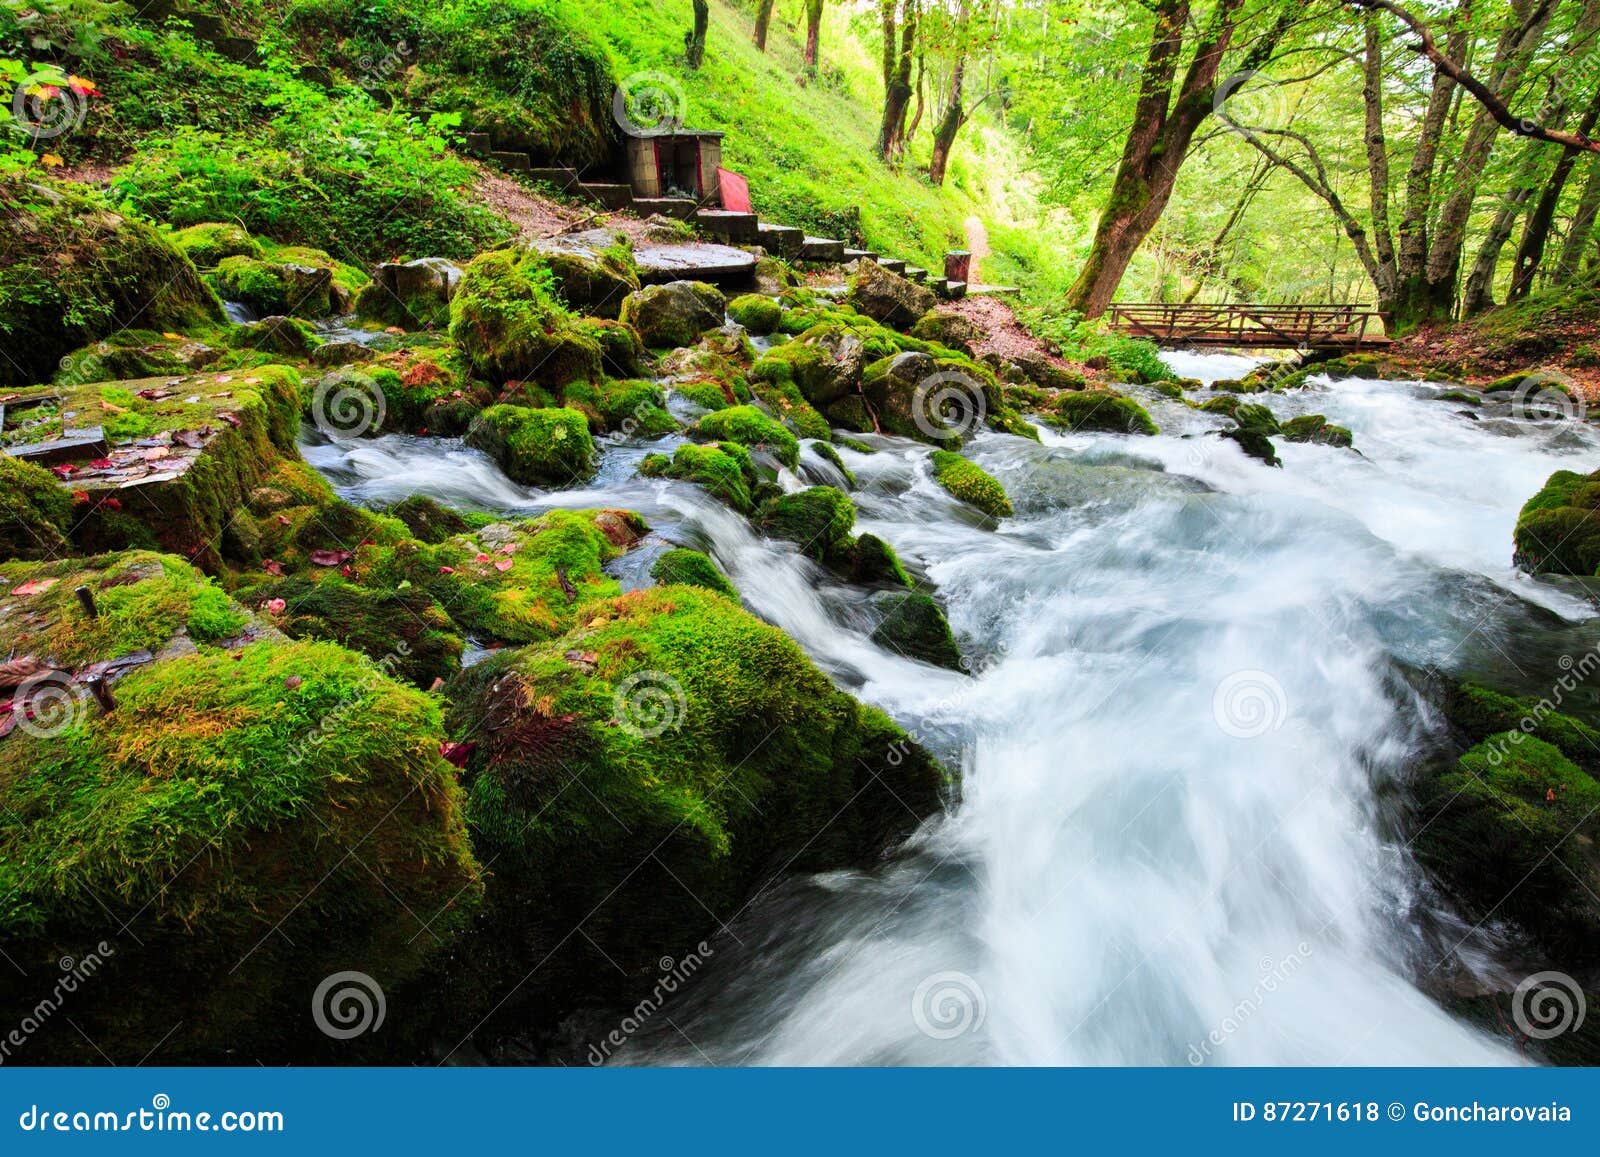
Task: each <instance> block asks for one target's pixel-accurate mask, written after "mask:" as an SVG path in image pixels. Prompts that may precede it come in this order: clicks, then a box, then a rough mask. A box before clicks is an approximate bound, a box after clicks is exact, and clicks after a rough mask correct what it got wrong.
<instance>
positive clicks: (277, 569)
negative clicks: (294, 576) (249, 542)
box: [261, 558, 283, 578]
mask: <svg viewBox="0 0 1600 1157" xmlns="http://www.w3.org/2000/svg"><path fill="white" fill-rule="evenodd" d="M261 569H262V570H264V571H266V572H267V573H268V574H270V575H276V576H277V577H278V578H282V577H283V564H282V563H281V562H277V561H276V560H274V559H270V558H269V559H267V561H266V562H264V563H262V564H261Z"/></svg>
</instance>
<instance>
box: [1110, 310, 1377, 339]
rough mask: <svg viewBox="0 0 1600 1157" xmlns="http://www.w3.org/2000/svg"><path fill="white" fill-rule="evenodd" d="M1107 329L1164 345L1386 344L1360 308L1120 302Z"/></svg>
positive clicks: (1373, 316) (1373, 314)
mask: <svg viewBox="0 0 1600 1157" xmlns="http://www.w3.org/2000/svg"><path fill="white" fill-rule="evenodd" d="M1111 328H1112V329H1113V330H1115V331H1116V332H1117V333H1121V334H1126V335H1128V336H1130V337H1143V338H1149V339H1151V340H1152V341H1156V342H1160V343H1162V344H1166V345H1179V344H1192V345H1238V346H1276V347H1284V348H1291V347H1300V346H1304V347H1309V348H1330V347H1331V348H1341V349H1356V348H1360V347H1362V346H1374V345H1387V344H1389V338H1388V337H1387V336H1385V335H1384V333H1383V322H1382V320H1381V319H1380V318H1379V316H1378V314H1377V313H1376V312H1374V311H1373V310H1372V309H1370V308H1368V307H1367V306H1363V305H1193V304H1188V305H1174V304H1170V303H1165V302H1148V303H1137V302H1123V303H1118V304H1116V305H1113V306H1112V307H1111Z"/></svg>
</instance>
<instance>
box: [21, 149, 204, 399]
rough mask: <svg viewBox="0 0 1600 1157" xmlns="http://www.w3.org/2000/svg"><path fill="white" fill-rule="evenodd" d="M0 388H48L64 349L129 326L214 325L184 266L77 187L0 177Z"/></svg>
mask: <svg viewBox="0 0 1600 1157" xmlns="http://www.w3.org/2000/svg"><path fill="white" fill-rule="evenodd" d="M0 268H3V269H4V270H5V276H4V277H3V278H0V346H3V347H4V348H5V351H6V355H7V356H6V357H4V358H0V387H4V388H12V387H17V386H27V385H32V384H35V383H37V382H44V381H48V380H49V379H50V377H51V375H53V374H54V373H55V372H56V369H57V364H58V363H59V361H60V360H61V358H62V357H63V356H65V355H66V354H68V353H70V352H71V351H72V350H74V349H77V348H79V347H81V346H84V345H87V344H89V343H90V342H94V341H98V340H100V339H102V338H105V337H107V336H109V335H111V334H114V333H117V332H118V331H120V330H122V329H126V328H128V327H130V326H134V325H137V326H140V327H142V328H146V329H150V330H155V331H158V332H171V331H182V330H187V329H193V328H196V327H201V326H212V325H220V324H221V323H222V322H223V320H224V319H223V314H222V304H221V302H219V301H218V300H217V298H216V295H215V294H214V293H212V291H211V290H210V288H208V287H207V286H206V284H205V282H204V281H202V280H201V278H200V275H199V273H198V272H196V270H195V267H194V264H193V263H192V262H191V261H190V260H189V259H188V258H187V257H186V256H184V254H183V253H182V251H181V250H179V249H178V248H177V247H176V246H174V245H173V244H172V242H171V240H170V239H168V238H167V237H166V236H163V235H162V234H161V233H159V232H158V231H157V230H156V229H155V228H153V227H152V226H150V225H148V224H146V223H144V222H143V221H140V220H138V219H136V218H133V217H128V216H124V215H122V214H119V213H116V212H113V211H112V209H111V208H110V206H109V205H107V204H106V202H104V201H103V200H101V199H100V198H98V197H95V196H92V195H88V194H85V193H83V192H82V191H81V186H71V187H68V186H59V187H58V186H55V185H49V184H40V183H35V182H29V181H22V180H19V179H0Z"/></svg>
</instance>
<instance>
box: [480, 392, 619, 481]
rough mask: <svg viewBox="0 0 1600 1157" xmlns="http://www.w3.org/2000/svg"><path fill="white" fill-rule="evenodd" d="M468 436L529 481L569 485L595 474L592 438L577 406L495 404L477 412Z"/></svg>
mask: <svg viewBox="0 0 1600 1157" xmlns="http://www.w3.org/2000/svg"><path fill="white" fill-rule="evenodd" d="M466 440H467V445H469V446H473V447H476V448H477V449H479V450H482V451H484V452H485V453H486V454H488V455H489V456H490V457H491V458H493V459H494V460H495V461H496V462H498V463H499V464H500V468H501V469H502V470H504V471H505V472H506V476H507V477H509V478H510V479H511V480H512V481H513V482H520V483H522V484H523V485H525V486H547V487H561V486H570V485H572V484H573V483H574V482H581V481H583V480H584V479H586V478H588V477H589V476H590V475H591V474H593V473H594V467H595V460H596V455H595V448H594V439H592V438H591V437H590V436H589V421H588V419H587V418H585V417H584V415H583V414H582V413H580V412H579V411H577V410H571V409H565V408H560V409H529V408H527V407H525V406H491V407H490V408H489V409H487V410H485V411H484V412H483V413H482V414H480V415H478V418H477V420H476V421H475V422H473V424H472V428H471V429H470V430H468V431H467V437H466Z"/></svg>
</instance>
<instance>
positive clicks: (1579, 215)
mask: <svg viewBox="0 0 1600 1157" xmlns="http://www.w3.org/2000/svg"><path fill="white" fill-rule="evenodd" d="M1597 217H1600V157H1590V158H1589V175H1588V176H1587V177H1586V178H1585V180H1584V186H1583V195H1582V196H1581V197H1579V199H1578V209H1577V212H1575V213H1574V214H1573V216H1572V224H1571V226H1569V227H1568V229H1567V241H1566V244H1564V245H1563V246H1562V247H1561V260H1560V261H1559V262H1557V263H1556V282H1557V283H1558V284H1560V285H1567V284H1569V283H1570V282H1572V281H1573V280H1574V279H1576V278H1577V276H1578V270H1579V268H1580V267H1581V266H1582V265H1583V253H1584V250H1586V249H1588V248H1589V239H1590V238H1591V237H1593V236H1594V223H1595V219H1596V218H1597Z"/></svg>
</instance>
